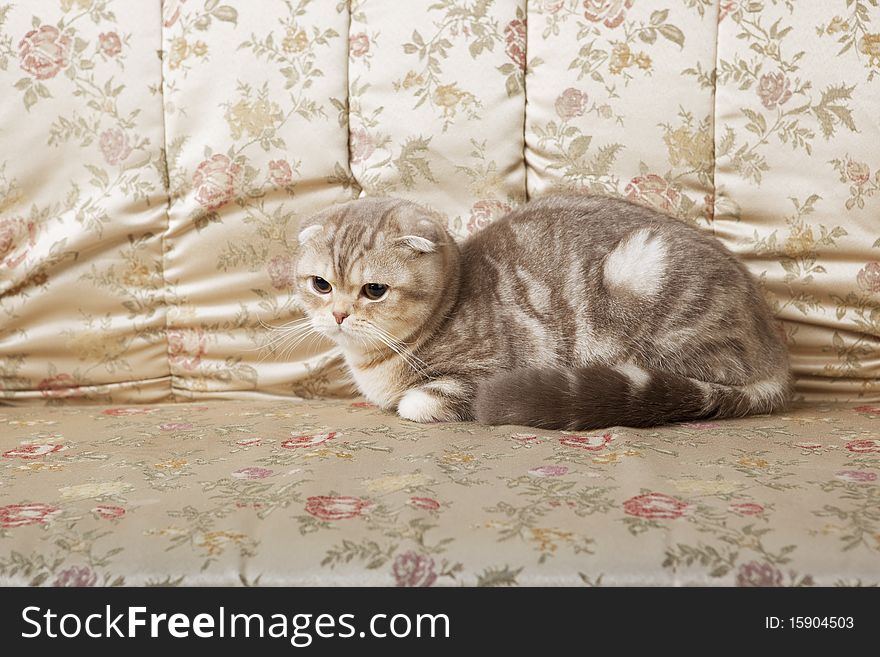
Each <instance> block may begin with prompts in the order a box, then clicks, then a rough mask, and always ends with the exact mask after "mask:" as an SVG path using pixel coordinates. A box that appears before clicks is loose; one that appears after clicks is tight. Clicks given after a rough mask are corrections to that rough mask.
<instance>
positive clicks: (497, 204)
mask: <svg viewBox="0 0 880 657" xmlns="http://www.w3.org/2000/svg"><path fill="white" fill-rule="evenodd" d="M525 5H526V3H525V0H513V1H507V2H478V3H473V4H466V5H462V4H461V3H454V2H436V1H435V0H410V1H408V2H398V3H388V2H377V1H374V0H363V1H362V2H358V3H355V4H353V5H352V7H353V10H352V17H351V31H350V34H349V46H350V58H349V71H348V75H349V104H350V112H351V115H350V122H351V137H350V139H351V142H350V147H351V168H352V173H353V175H354V177H355V178H356V179H357V181H358V183H359V185H360V186H361V187H362V188H363V189H364V192H365V193H367V194H370V195H376V194H391V195H394V196H399V197H403V198H409V199H411V200H414V201H416V202H418V203H422V204H424V205H428V206H430V207H432V208H434V209H435V210H437V211H439V212H440V213H442V214H443V215H445V216H446V217H447V218H448V222H449V228H450V229H451V230H452V232H453V233H454V234H456V235H457V236H459V237H464V236H466V235H468V234H470V233H473V232H474V231H476V230H479V228H481V227H483V226H484V225H486V224H487V223H489V222H490V221H492V220H493V219H496V218H497V217H500V216H502V215H504V214H505V213H506V212H508V211H509V210H510V209H511V208H512V207H514V206H516V205H518V204H519V203H521V202H522V201H524V200H525V197H526V191H525V165H524V162H523V157H522V154H523V115H524V111H523V109H524V107H525V88H524V83H523V72H524V70H525V65H526V21H525V18H526V13H525Z"/></svg>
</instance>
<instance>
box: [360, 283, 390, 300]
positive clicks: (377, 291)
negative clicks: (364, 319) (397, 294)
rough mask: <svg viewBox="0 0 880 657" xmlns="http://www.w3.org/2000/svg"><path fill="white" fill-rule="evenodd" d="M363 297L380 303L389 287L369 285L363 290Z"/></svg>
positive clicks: (377, 284)
mask: <svg viewBox="0 0 880 657" xmlns="http://www.w3.org/2000/svg"><path fill="white" fill-rule="evenodd" d="M361 292H362V293H363V295H364V296H365V297H367V299H369V300H370V301H378V300H379V299H381V298H382V297H384V296H385V293H386V292H388V286H387V285H383V284H382V283H367V284H366V285H364V287H363V289H362V290H361Z"/></svg>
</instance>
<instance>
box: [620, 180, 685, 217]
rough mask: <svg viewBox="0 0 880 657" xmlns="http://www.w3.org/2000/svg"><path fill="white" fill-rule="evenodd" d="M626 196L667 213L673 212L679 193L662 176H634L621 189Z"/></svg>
mask: <svg viewBox="0 0 880 657" xmlns="http://www.w3.org/2000/svg"><path fill="white" fill-rule="evenodd" d="M623 191H624V194H626V198H628V199H629V200H630V201H634V202H636V203H641V204H642V205H648V206H651V207H653V208H655V209H657V210H663V211H665V212H668V213H672V212H675V210H676V208H677V207H678V201H679V198H680V196H681V194H680V193H679V192H678V190H676V189H675V188H674V187H673V186H672V185H670V184H669V182H668V181H667V180H666V179H665V178H663V177H662V176H658V175H657V174H655V173H650V174H648V175H647V176H636V177H635V178H633V179H632V180H630V181H629V183H628V184H627V186H626V188H625V189H624V190H623Z"/></svg>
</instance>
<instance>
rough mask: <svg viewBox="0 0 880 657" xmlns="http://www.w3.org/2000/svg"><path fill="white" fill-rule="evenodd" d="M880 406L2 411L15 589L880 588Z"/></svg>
mask: <svg viewBox="0 0 880 657" xmlns="http://www.w3.org/2000/svg"><path fill="white" fill-rule="evenodd" d="M878 423H880V407H878V406H871V405H858V406H853V405H837V406H820V405H816V404H813V405H810V406H802V407H800V408H797V409H795V410H793V411H792V412H791V413H790V414H788V415H785V416H776V417H754V418H748V419H743V420H736V421H727V422H719V423H712V422H705V423H691V424H682V425H675V426H670V427H664V428H661V429H646V430H634V429H623V428H611V429H608V430H607V431H600V432H595V433H588V434H578V435H573V434H567V433H560V432H543V431H541V432H535V431H525V430H523V429H522V428H520V427H495V428H487V427H481V426H479V425H475V424H470V423H469V424H439V425H432V426H425V425H419V424H415V423H410V422H405V421H401V420H400V419H398V418H396V417H395V416H393V415H391V414H388V413H385V412H382V411H379V410H378V409H375V408H373V407H370V406H369V405H368V404H365V403H362V402H349V401H324V402H291V401H270V402H265V401H263V402H234V401H222V402H218V401H215V402H207V403H204V404H202V405H197V404H193V403H183V404H171V405H139V406H134V407H109V408H105V407H100V406H91V407H85V406H67V407H54V408H46V407H37V406H30V407H22V408H16V409H10V410H7V411H5V412H4V413H3V414H2V415H0V500H2V501H0V583H3V584H22V585H27V584H31V585H61V586H75V585H81V586H82V585H86V586H88V585H119V584H126V585H146V584H150V585H158V584H163V585H197V584H217V585H220V584H223V585H238V584H262V585H280V584H375V585H397V586H429V585H435V586H440V585H462V584H465V585H482V586H498V585H512V584H519V585H548V584H553V585H577V586H582V585H625V584H658V585H659V584H666V585H671V584H688V585H739V586H755V585H762V586H791V585H795V586H809V585H839V584H846V585H855V584H862V585H869V584H873V585H877V584H880V569H878V568H877V564H878V563H880V482H878V473H880V439H878V430H877V427H878Z"/></svg>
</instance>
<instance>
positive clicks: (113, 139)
mask: <svg viewBox="0 0 880 657" xmlns="http://www.w3.org/2000/svg"><path fill="white" fill-rule="evenodd" d="M100 144H101V152H102V153H103V154H104V159H105V160H107V164H119V163H121V162H122V161H124V160H125V158H127V157H128V156H129V155H131V146H130V145H129V143H128V136H126V134H125V133H124V132H122V130H119V129H118V128H110V129H109V130H105V131H104V132H102V133H101V138H100Z"/></svg>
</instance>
